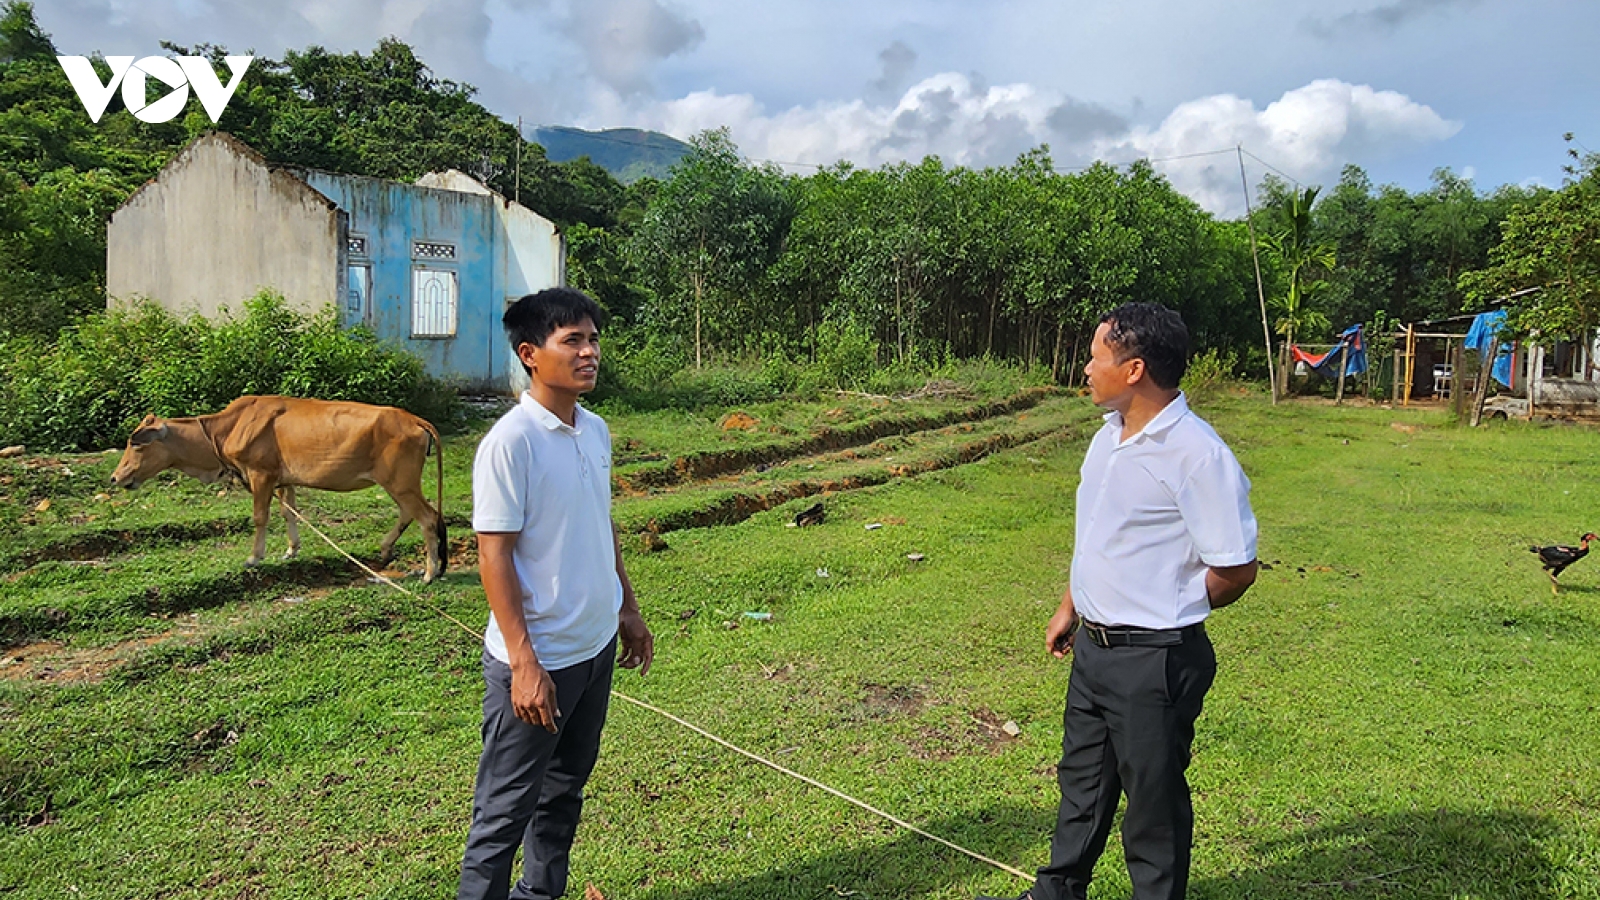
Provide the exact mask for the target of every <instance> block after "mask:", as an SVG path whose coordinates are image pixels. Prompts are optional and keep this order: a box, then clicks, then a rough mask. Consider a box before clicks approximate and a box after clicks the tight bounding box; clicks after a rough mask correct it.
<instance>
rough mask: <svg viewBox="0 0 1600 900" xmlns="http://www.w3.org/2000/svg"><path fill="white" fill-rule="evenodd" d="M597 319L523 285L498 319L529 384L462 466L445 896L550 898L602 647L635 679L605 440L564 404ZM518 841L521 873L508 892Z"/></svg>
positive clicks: (591, 716)
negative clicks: (465, 646)
mask: <svg viewBox="0 0 1600 900" xmlns="http://www.w3.org/2000/svg"><path fill="white" fill-rule="evenodd" d="M599 319H600V308H599V306H597V305H596V304H595V302H594V301H593V300H591V299H590V298H589V297H588V296H586V295H585V294H583V293H582V292H581V291H577V290H573V289H571V288H550V289H548V290H544V291H540V292H539V293H537V294H530V295H528V296H526V297H523V298H522V299H520V300H518V301H517V302H516V303H513V304H512V305H511V307H510V308H509V309H507V310H506V314H505V319H504V322H505V327H506V333H507V335H508V336H509V338H510V340H511V346H512V349H513V350H514V351H515V353H516V354H517V358H518V359H519V360H520V361H521V363H522V366H523V368H524V369H525V370H526V371H527V372H528V376H529V379H530V380H531V382H532V384H531V386H530V387H529V388H528V390H527V391H526V392H524V393H523V394H522V396H521V398H520V400H519V402H518V404H517V406H516V407H515V408H513V409H512V410H511V411H510V412H508V413H506V414H505V415H504V416H503V417H501V419H500V421H498V422H496V423H495V425H494V427H493V428H491V429H490V430H489V433H488V434H487V435H485V436H484V438H483V440H482V441H481V442H480V443H479V444H478V453H477V457H476V458H475V459H474V460H473V465H472V504H473V511H472V528H473V530H474V531H476V532H477V535H478V568H479V572H480V573H481V576H482V579H483V591H484V595H485V597H486V598H487V599H488V602H489V613H490V615H489V627H488V629H487V630H486V632H485V634H484V642H483V643H484V653H483V677H484V685H485V691H484V700H483V754H482V756H481V757H480V758H479V760H478V777H477V783H476V787H475V789H474V794H473V805H472V825H471V829H470V831H469V833H468V835H467V849H466V853H465V855H464V856H463V859H462V864H461V881H460V883H459V885H458V887H457V892H456V896H457V897H458V898H461V900H466V898H473V900H476V898H503V897H507V896H513V897H517V898H523V900H528V898H532V900H555V898H557V897H560V896H561V895H562V894H563V893H565V892H566V888H567V874H568V858H569V856H570V853H571V849H572V840H573V837H574V835H575V834H576V832H577V827H578V819H579V816H580V814H581V812H582V809H583V786H584V784H585V782H586V781H587V780H588V778H589V773H590V772H591V771H592V770H593V769H594V764H595V759H596V757H597V756H598V754H599V751H600V733H601V729H602V728H603V727H604V725H605V719H606V711H607V708H608V705H609V700H610V694H611V675H612V665H613V654H614V653H615V655H616V657H617V658H616V664H618V665H621V666H623V667H624V668H635V667H637V668H639V670H640V672H641V673H644V672H648V671H649V670H650V662H651V660H652V659H653V658H654V655H655V648H654V639H653V638H652V636H651V634H650V629H649V628H647V627H646V626H645V624H644V620H643V618H642V617H641V616H640V614H639V605H638V603H637V602H636V601H635V600H634V596H633V586H632V584H631V583H630V582H629V581H628V574H627V572H626V571H625V570H624V568H623V565H622V552H621V549H620V545H619V543H618V540H617V532H616V527H615V526H614V525H613V524H612V521H611V433H610V431H609V430H608V429H607V428H606V423H605V422H604V421H602V420H601V418H600V417H599V416H597V415H594V414H593V413H591V412H589V411H587V410H585V409H583V408H582V407H580V406H578V397H579V395H581V394H583V393H584V392H585V391H588V390H590V389H592V388H593V387H594V385H595V379H596V377H597V376H598V374H599V365H600V330H599V328H598V326H597V325H596V322H598V321H599ZM613 648H618V649H616V650H614V649H613ZM519 846H520V847H522V848H523V876H522V878H521V879H520V880H519V881H518V882H517V883H516V885H515V887H513V886H512V885H511V874H512V858H513V856H514V855H515V854H516V850H517V848H518V847H519ZM508 892H509V893H508Z"/></svg>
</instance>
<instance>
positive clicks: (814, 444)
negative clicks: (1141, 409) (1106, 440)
mask: <svg viewBox="0 0 1600 900" xmlns="http://www.w3.org/2000/svg"><path fill="white" fill-rule="evenodd" d="M1058 393H1059V391H1058V390H1057V389H1055V388H1048V387H1046V388H1030V389H1029V390H1026V391H1023V392H1022V393H1020V394H1017V395H1016V396H1013V397H1009V398H1007V399H1005V400H998V401H995V402H993V403H984V404H980V405H977V406H970V407H967V408H966V409H959V410H953V411H950V412H944V413H938V414H935V415H926V414H923V415H915V414H913V415H905V416H882V417H880V418H876V419H869V420H867V421H865V422H861V423H859V424H856V425H852V426H847V427H844V428H821V429H818V430H817V431H816V432H815V433H814V434H812V435H811V436H810V437H807V438H802V439H799V440H788V441H778V442H774V443H771V444H765V445H763V446H759V447H738V448H733V449H728V450H705V451H701V452H699V453H690V454H686V455H684V456H679V457H676V458H674V459H671V460H668V461H666V462H663V463H661V464H660V465H652V466H646V467H641V468H638V469H635V470H633V471H631V472H626V473H619V474H616V475H614V476H613V478H612V480H613V482H614V483H615V486H616V487H617V489H619V490H620V491H623V492H631V493H639V492H643V491H647V490H650V489H652V488H662V487H668V486H671V485H674V484H680V483H682V482H686V481H705V480H707V479H711V478H715V477H717V476H719V475H726V474H729V473H731V472H739V471H742V470H744V469H750V468H754V467H755V466H759V465H771V464H777V463H782V462H786V461H789V460H794V459H798V458H801V457H806V456H813V455H816V454H818V453H825V452H828V451H834V450H845V449H848V448H850V447H859V446H861V445H862V444H870V443H872V442H873V441H876V440H881V439H883V438H886V437H894V436H896V435H902V434H912V433H915V432H921V431H931V430H933V429H937V428H943V427H946V426H949V425H956V424H959V423H962V422H979V421H982V420H984V419H992V418H995V417H997V416H1003V415H1007V414H1010V413H1015V412H1020V411H1022V410H1025V409H1029V408H1031V407H1034V406H1037V405H1038V404H1039V403H1041V402H1043V401H1044V400H1045V399H1047V398H1049V397H1051V396H1055V395H1056V394H1058Z"/></svg>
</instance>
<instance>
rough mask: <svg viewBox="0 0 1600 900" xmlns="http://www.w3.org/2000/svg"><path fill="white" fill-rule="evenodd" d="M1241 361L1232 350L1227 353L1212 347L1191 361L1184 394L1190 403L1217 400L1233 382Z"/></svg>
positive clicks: (1183, 386)
mask: <svg viewBox="0 0 1600 900" xmlns="http://www.w3.org/2000/svg"><path fill="white" fill-rule="evenodd" d="M1238 364H1239V360H1238V357H1237V356H1236V355H1235V354H1234V352H1233V351H1232V350H1229V351H1227V352H1226V353H1223V352H1220V351H1218V350H1217V348H1215V347H1212V348H1210V349H1208V350H1206V352H1204V353H1201V354H1199V355H1198V356H1195V357H1194V358H1193V359H1191V360H1189V369H1188V371H1186V372H1184V374H1183V383H1182V384H1180V385H1179V387H1181V388H1183V393H1184V395H1185V396H1187V397H1188V400H1189V402H1190V403H1205V402H1207V401H1209V400H1212V399H1214V398H1216V397H1217V396H1218V395H1219V394H1221V393H1222V392H1223V390H1224V389H1225V388H1227V386H1228V384H1229V383H1230V382H1232V381H1233V373H1234V370H1235V369H1236V368H1237V367H1238Z"/></svg>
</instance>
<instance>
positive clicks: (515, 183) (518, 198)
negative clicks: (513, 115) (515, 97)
mask: <svg viewBox="0 0 1600 900" xmlns="http://www.w3.org/2000/svg"><path fill="white" fill-rule="evenodd" d="M511 202H512V203H521V202H522V117H521V116H517V174H516V175H514V176H512V179H511Z"/></svg>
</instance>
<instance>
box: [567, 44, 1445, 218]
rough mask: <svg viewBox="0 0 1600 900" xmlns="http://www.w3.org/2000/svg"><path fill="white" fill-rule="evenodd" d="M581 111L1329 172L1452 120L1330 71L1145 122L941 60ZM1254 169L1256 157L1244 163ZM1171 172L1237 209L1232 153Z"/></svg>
mask: <svg viewBox="0 0 1600 900" xmlns="http://www.w3.org/2000/svg"><path fill="white" fill-rule="evenodd" d="M593 109H594V110H595V112H594V114H593V115H592V117H591V120H590V121H589V122H588V124H591V125H602V124H603V125H613V124H635V125H642V126H644V127H648V128H654V129H657V130H660V131H665V132H667V133H669V134H673V135H677V136H679V137H687V136H689V135H691V134H693V133H695V132H697V131H700V130H703V129H706V128H716V127H719V126H722V125H727V126H729V128H730V129H731V130H732V132H733V137H734V140H735V141H736V142H737V143H738V144H739V147H740V149H741V150H742V151H743V152H744V153H745V154H747V155H748V156H750V157H752V158H756V159H770V160H778V161H782V162H809V163H823V164H827V163H832V162H834V161H837V160H840V159H847V160H850V161H851V162H854V163H856V164H858V165H863V166H878V165H882V164H884V163H888V162H896V161H901V160H918V159H921V158H922V157H923V156H926V155H930V154H932V155H937V156H939V157H941V158H942V159H944V160H945V161H946V162H948V163H953V164H961V165H968V166H983V165H996V164H1005V163H1009V162H1011V161H1012V160H1013V159H1015V158H1016V156H1017V154H1019V153H1021V152H1023V151H1025V150H1027V149H1029V148H1030V147H1035V146H1038V145H1039V144H1042V143H1049V144H1050V145H1051V149H1052V154H1053V155H1054V157H1055V160H1056V164H1057V165H1058V166H1061V167H1069V166H1078V165H1083V164H1086V163H1087V162H1088V161H1090V160H1094V159H1104V160H1107V161H1110V162H1116V163H1124V162H1129V161H1131V160H1134V159H1139V158H1152V159H1157V160H1162V159H1166V158H1168V157H1180V156H1185V155H1188V154H1194V153H1203V152H1206V151H1211V150H1223V149H1231V148H1233V147H1234V146H1236V145H1240V144H1242V145H1243V146H1244V148H1245V149H1246V150H1247V151H1250V152H1251V153H1254V154H1255V155H1257V156H1259V157H1261V158H1263V159H1265V160H1267V161H1268V162H1270V163H1272V164H1273V165H1275V166H1277V167H1279V168H1281V169H1282V170H1283V171H1285V172H1287V173H1289V174H1290V175H1292V176H1293V177H1295V178H1300V179H1304V180H1307V181H1311V182H1317V181H1329V180H1331V179H1332V178H1333V177H1336V176H1337V173H1338V171H1339V168H1340V167H1341V166H1343V165H1344V164H1345V163H1346V162H1350V161H1365V160H1370V159H1373V158H1378V157H1381V156H1383V155H1385V154H1389V153H1393V152H1396V151H1399V150H1402V149H1406V148H1409V147H1413V146H1416V145H1419V144H1424V143H1428V142H1433V141H1440V140H1444V139H1446V138H1448V137H1450V136H1451V135H1454V134H1455V133H1456V132H1457V131H1459V130H1460V128H1461V125H1460V123H1458V122H1452V121H1449V120H1447V119H1445V118H1444V117H1442V116H1440V115H1439V114H1438V113H1437V112H1435V111H1434V110H1432V109H1431V108H1429V107H1428V106H1425V105H1423V104H1421V103H1418V102H1416V101H1415V100H1412V99H1410V98H1409V97H1406V96H1405V95H1403V94H1399V93H1396V92H1394V91H1380V90H1376V89H1374V88H1372V87H1369V86H1367V85H1353V84H1347V83H1345V82H1342V81H1336V80H1332V79H1323V80H1318V81H1313V82H1312V83H1310V84H1308V85H1305V86H1304V87H1300V88H1296V89H1294V90H1292V91H1289V92H1287V93H1285V94H1284V95H1283V96H1282V97H1280V98H1278V99H1277V100H1275V101H1273V102H1271V103H1269V104H1267V106H1266V107H1265V108H1264V109H1258V108H1257V107H1256V105H1255V104H1254V103H1253V102H1251V101H1250V100H1247V99H1245V98H1242V97H1237V96H1233V95H1231V94H1217V95H1214V96H1210V97H1202V98H1200V99H1197V100H1191V101H1189V102H1186V103H1182V104H1180V105H1179V106H1178V107H1176V108H1175V109H1173V110H1172V112H1171V113H1169V114H1168V115H1167V117H1166V118H1165V119H1164V120H1162V121H1161V122H1160V123H1159V124H1158V125H1155V126H1130V125H1129V124H1128V123H1127V122H1126V120H1125V119H1123V118H1122V117H1121V116H1120V115H1118V114H1117V113H1115V112H1113V111H1112V110H1109V109H1106V108H1105V107H1100V106H1096V105H1094V104H1092V103H1086V102H1084V101H1081V100H1076V99H1074V98H1072V97H1069V96H1066V95H1064V94H1062V93H1060V92H1057V91H1053V90H1049V89H1046V88H1039V87H1035V86H1033V85H1029V84H1008V85H994V86H986V85H983V84H981V83H979V82H978V81H977V80H976V79H974V78H972V77H969V76H966V75H961V74H957V73H953V72H946V73H942V74H939V75H934V76H932V77H929V78H926V79H924V80H922V81H921V82H919V83H917V84H915V85H913V86H912V87H911V88H910V89H908V90H907V91H906V92H905V94H904V95H903V96H902V97H901V98H900V99H899V101H898V102H896V103H895V104H894V105H892V106H891V105H887V104H884V105H874V104H872V103H869V102H868V101H865V100H849V101H838V102H822V103H816V104H812V105H809V106H795V107H791V108H789V109H786V110H781V111H778V112H769V111H768V110H767V109H766V108H765V107H764V106H763V105H762V104H761V103H760V102H759V101H758V100H756V99H755V98H754V97H753V96H751V95H749V94H722V93H718V92H716V91H699V92H695V93H692V94H689V95H687V96H685V97H681V98H679V99H676V100H669V101H664V102H652V103H644V104H639V103H631V102H625V101H623V100H621V99H619V98H617V97H615V96H612V97H610V98H609V100H606V101H605V102H601V103H599V104H597V105H596V106H595V107H593ZM1251 165H1252V167H1253V168H1254V172H1253V173H1252V175H1251V181H1252V183H1253V182H1254V181H1256V180H1258V179H1259V178H1260V175H1261V168H1260V167H1259V166H1258V165H1256V164H1254V163H1252V164H1251ZM1157 167H1158V168H1159V169H1160V170H1161V171H1163V172H1164V173H1165V174H1166V175H1167V176H1168V177H1169V178H1170V179H1171V180H1172V182H1173V184H1174V185H1175V186H1176V187H1177V188H1178V189H1179V190H1181V191H1183V192H1184V193H1186V194H1188V195H1189V196H1191V197H1193V198H1194V199H1195V200H1196V201H1198V202H1199V203H1200V204H1201V205H1202V206H1204V207H1205V208H1207V209H1209V210H1211V211H1213V212H1216V213H1218V214H1220V215H1236V214H1238V213H1240V212H1242V211H1243V199H1242V197H1241V196H1240V191H1239V172H1238V162H1237V159H1236V158H1234V157H1232V156H1223V155H1218V156H1214V157H1208V158H1199V159H1185V160H1169V161H1165V162H1158V163H1157Z"/></svg>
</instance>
